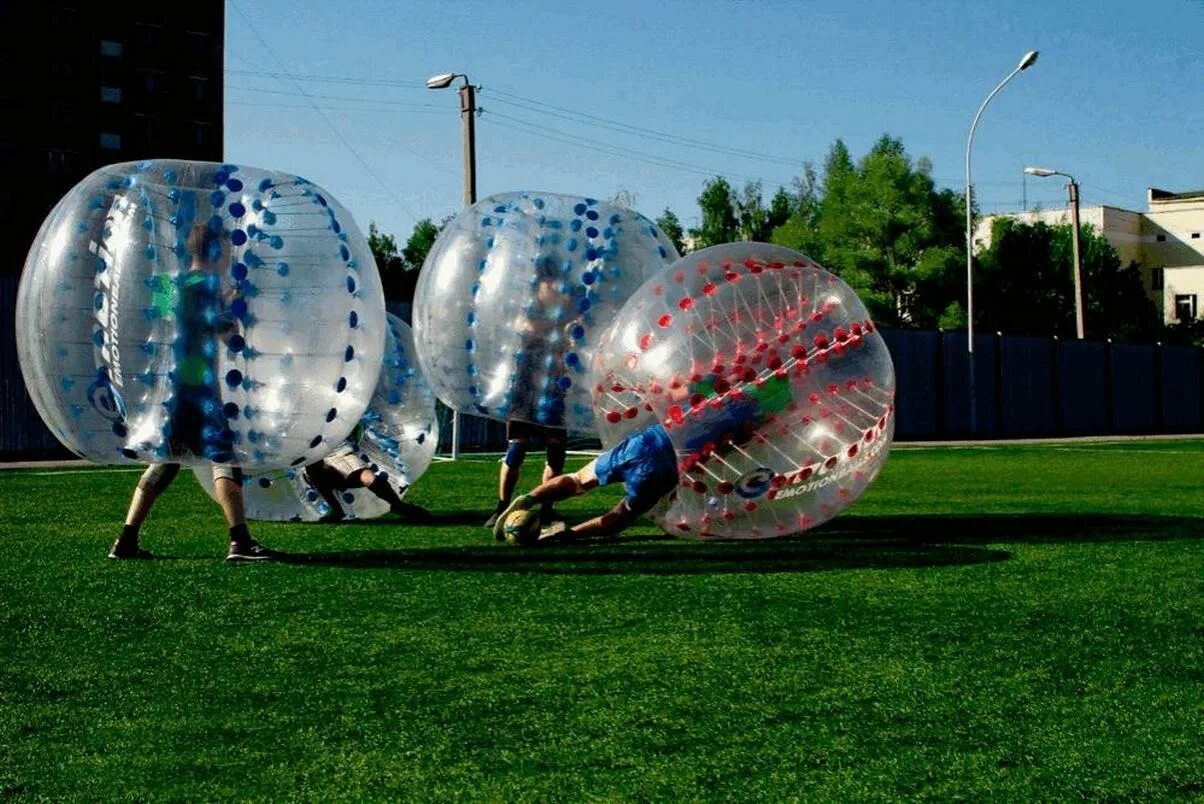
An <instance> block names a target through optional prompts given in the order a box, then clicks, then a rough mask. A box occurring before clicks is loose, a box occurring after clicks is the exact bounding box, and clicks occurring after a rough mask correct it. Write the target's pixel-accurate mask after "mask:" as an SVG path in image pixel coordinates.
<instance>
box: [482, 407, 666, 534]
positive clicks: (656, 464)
mask: <svg viewBox="0 0 1204 804" xmlns="http://www.w3.org/2000/svg"><path fill="white" fill-rule="evenodd" d="M619 482H621V483H623V485H624V487H625V489H626V494H625V495H624V498H623V501H622V502H620V503H619V504H618V505H616V506H615V507H614V508H612V509H611V510H609V511H607V512H606V513H605V514H602V515H601V516H597V517H594V518H593V519H590V520H588V521H586V522H582V523H581V524H579V525H574V526H572V527H567V526H566V525H565V523H564V522H556V523H554V524H553V525H551V526H549V527H547V528H545V529H544V531H543V532H542V533H541V534H540V538H539V542H544V543H547V542H551V541H556V542H564V541H570V540H585V539H601V538H606V537H608V536H614V535H616V534H618V533H619V532H620V531H622V530H623V529H624V528H626V527H628V526H630V525H631V524H633V523H634V522H635V521H636V520H637V519H639V517H640V516H641V515H643V514H645V513H647V512H648V511H649V510H650V509H651V508H652V507H653V506H654V505H656V503H657V502H658V501H659V500H660V499H661V498H662V497H664V496H665V495H666V494H668V493H670V492H672V491H673V490H674V489H675V488H677V453H676V451H675V450H674V448H673V444H672V442H670V441H669V434H668V433H667V432H666V431H665V428H664V427H663V426H662V425H660V424H654V425H652V426H651V427H648V428H645V429H644V430H640V431H638V432H635V433H632V434H631V435H629V436H627V437H626V438H624V439H623V440H622V441H620V442H619V443H618V444H616V445H615V446H613V447H611V448H610V449H608V450H606V452H603V453H602V454H601V455H599V456H598V457H597V458H595V459H594V460H592V461H590V462H589V463H587V464H586V465H585V466H583V467H582V468H581V469H579V470H577V471H576V472H572V473H570V474H564V475H559V476H557V477H553V478H552V479H550V480H548V481H546V482H544V483H541V484H540V485H539V486H537V487H535V489H533V490H532V491H530V492H528V493H527V494H523V495H522V496H520V497H516V498H515V499H514V500H513V501H512V502H511V503H510V506H509V507H508V508H507V509H506V511H505V513H503V514H502V515H501V516H499V517H498V519H497V522H496V523H495V524H494V527H493V535H494V538H496V539H497V540H498V541H503V540H504V539H505V536H504V527H505V524H506V519H507V517H509V516H510V514H512V513H513V512H515V511H526V510H530V509H532V508H535V507H536V506H544V505H550V504H552V503H556V502H559V501H561V500H567V499H568V498H570V497H576V496H577V495H579V494H585V493H586V492H589V491H592V490H594V489H596V488H598V487H599V486H605V485H609V484H610V483H619Z"/></svg>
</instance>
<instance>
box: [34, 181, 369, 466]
mask: <svg viewBox="0 0 1204 804" xmlns="http://www.w3.org/2000/svg"><path fill="white" fill-rule="evenodd" d="M16 324H17V349H18V355H19V357H20V363H21V370H22V373H23V374H24V376H25V383H26V387H27V388H28V389H29V393H30V396H31V397H32V398H33V401H34V404H35V406H36V407H37V410H38V412H39V413H40V414H41V416H42V419H43V420H44V421H45V422H46V424H47V426H48V427H49V428H50V430H51V432H53V433H54V435H55V436H56V437H57V438H58V439H59V440H60V441H61V442H62V443H63V444H65V445H66V446H67V447H68V448H70V449H71V450H72V451H73V452H75V453H76V454H78V455H81V456H83V457H85V458H89V459H91V460H94V461H98V462H101V463H127V462H143V463H157V462H164V461H171V462H179V463H186V464H192V465H208V464H210V463H236V464H239V465H241V466H244V467H250V468H254V467H263V468H268V467H281V466H287V465H290V464H291V465H301V464H304V463H306V462H308V461H312V460H315V459H316V458H318V457H320V456H321V455H323V454H325V453H326V452H329V451H330V449H331V447H332V445H333V444H337V443H339V442H341V441H342V440H343V439H344V438H345V437H346V436H347V434H348V433H349V432H350V431H351V428H352V427H354V426H355V424H356V422H357V421H359V418H360V416H361V415H362V414H363V412H364V409H365V408H366V406H367V404H368V400H369V398H370V397H371V394H372V389H373V388H374V386H375V384H376V379H377V375H378V373H379V371H380V365H381V353H382V350H383V348H384V338H385V310H384V297H383V294H382V292H381V283H380V277H379V275H378V274H377V270H376V264H375V262H374V260H373V258H372V253H371V251H370V250H369V248H368V244H367V241H366V240H365V239H364V236H363V234H361V232H360V230H359V229H358V228H357V227H356V225H355V222H354V221H353V220H352V219H351V216H350V215H349V214H348V213H347V211H346V210H345V209H343V208H342V207H341V206H340V205H339V204H338V203H337V202H336V201H335V200H334V199H333V198H332V197H331V196H330V194H329V193H327V192H325V191H324V190H322V188H320V187H318V186H316V185H314V184H311V183H310V182H308V181H306V180H305V179H301V178H298V177H296V176H291V175H288V174H285V173H278V172H273V171H266V170H260V169H257V168H251V167H245V166H239V165H230V164H215V163H209V162H188V161H174V160H154V161H145V162H137V163H134V162H128V163H123V164H117V165H109V166H107V167H104V168H101V169H100V170H97V171H96V172H94V173H92V174H91V175H89V176H88V177H87V178H85V179H84V180H83V181H81V182H80V183H79V184H77V185H76V186H75V187H74V188H72V189H71V190H70V191H69V192H68V193H67V194H66V196H64V197H63V199H62V200H61V201H59V203H58V204H57V205H56V206H55V208H54V209H53V210H52V211H51V213H50V215H49V216H48V217H47V218H46V221H45V222H44V223H43V224H42V227H41V229H40V230H39V232H38V235H37V239H36V240H35V241H34V244H33V247H32V249H31V250H30V253H29V257H28V259H27V260H26V263H25V270H24V273H23V274H22V276H21V283H20V287H19V291H18V297H17V311H16Z"/></svg>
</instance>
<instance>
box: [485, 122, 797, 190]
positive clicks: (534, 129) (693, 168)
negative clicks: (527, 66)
mask: <svg viewBox="0 0 1204 804" xmlns="http://www.w3.org/2000/svg"><path fill="white" fill-rule="evenodd" d="M482 111H483V114H482V120H490V119H494V122H495V125H499V126H501V127H503V128H511V129H514V130H516V131H521V132H523V133H525V134H534V135H536V136H538V137H543V138H545V139H550V140H553V141H555V142H561V143H565V144H567V145H572V146H575V147H578V148H584V149H586V150H590V151H599V152H601V153H605V154H608V155H610V156H620V157H623V158H625V159H632V160H635V161H637V162H644V163H646V164H650V165H655V166H657V167H667V168H673V169H676V170H683V171H687V172H689V173H696V174H700V175H703V176H708V177H712V178H713V177H715V176H723V175H726V176H728V177H730V178H734V179H739V180H741V181H746V182H761V183H765V182H764V179H762V178H761V177H751V176H739V175H736V174H732V173H728V172H726V171H723V170H716V169H714V168H708V167H704V166H702V165H693V164H690V163H688V162H679V161H677V160H675V159H665V158H662V157H655V156H647V155H645V154H641V153H639V152H638V151H633V150H631V149H629V148H623V147H622V146H618V145H610V144H608V143H604V142H600V141H598V140H593V139H590V138H588V137H580V136H577V135H575V134H570V133H568V132H565V131H561V130H559V129H549V128H546V127H544V126H541V125H539V124H537V123H532V122H529V121H527V120H523V119H521V118H517V117H511V116H510V115H507V114H502V113H501V112H495V111H492V110H482ZM496 118H501V119H502V120H509V121H511V125H507V124H504V123H500V122H497V120H496ZM557 135H559V136H557ZM785 184H788V182H787V183H784V184H783V186H785Z"/></svg>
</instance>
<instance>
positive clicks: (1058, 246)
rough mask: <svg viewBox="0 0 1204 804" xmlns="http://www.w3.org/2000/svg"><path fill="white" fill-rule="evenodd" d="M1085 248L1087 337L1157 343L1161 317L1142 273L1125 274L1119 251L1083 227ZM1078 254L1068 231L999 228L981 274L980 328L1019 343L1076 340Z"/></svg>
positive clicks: (1007, 223)
mask: <svg viewBox="0 0 1204 804" xmlns="http://www.w3.org/2000/svg"><path fill="white" fill-rule="evenodd" d="M1079 243H1080V251H1081V255H1082V289H1083V322H1084V330H1085V331H1086V336H1087V337H1089V338H1093V339H1103V338H1113V339H1116V340H1125V341H1140V340H1153V339H1154V338H1155V337H1157V335H1158V332H1159V330H1160V322H1159V320H1158V309H1157V307H1156V306H1155V304H1154V302H1152V301H1151V300H1150V299H1149V297H1147V296H1146V293H1145V289H1144V288H1143V287H1142V284H1141V274H1140V271H1138V270H1136V266H1135V265H1134V264H1130V265H1128V266H1122V265H1121V262H1120V257H1119V256H1118V255H1117V253H1116V250H1115V249H1114V248H1112V246H1111V245H1110V244H1109V243H1108V242H1107V241H1106V240H1104V238H1103V237H1102V236H1101V235H1099V234H1097V233H1096V231H1095V229H1094V228H1093V227H1091V226H1084V227H1080V230H1079ZM1073 254H1074V249H1073V242H1072V237H1071V227H1070V225H1069V224H1060V225H1057V226H1050V225H1049V224H1046V223H1042V222H1037V223H1033V224H1026V223H1023V222H1020V221H1017V220H1014V219H1011V218H1000V219H998V220H996V221H995V223H994V225H993V226H992V227H991V246H990V248H988V249H986V250H985V251H983V252H982V254H981V255H980V256H979V266H980V267H979V269H978V271H977V272H976V274H975V285H976V287H975V291H976V293H975V296H976V297H977V298H981V299H982V302H981V306H980V307H979V310H978V312H979V314H978V315H977V316H976V318H977V319H978V323H979V324H980V325H981V326H983V327H985V328H986V329H987V330H988V331H998V332H1006V333H1008V334H1014V335H1031V336H1040V337H1048V336H1051V335H1057V336H1060V337H1064V338H1073V337H1075V334H1076V333H1075V329H1076V327H1075V307H1074V256H1073Z"/></svg>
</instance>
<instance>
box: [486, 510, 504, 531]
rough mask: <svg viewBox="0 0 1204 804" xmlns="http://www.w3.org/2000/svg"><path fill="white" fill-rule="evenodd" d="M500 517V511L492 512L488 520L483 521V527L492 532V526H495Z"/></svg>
mask: <svg viewBox="0 0 1204 804" xmlns="http://www.w3.org/2000/svg"><path fill="white" fill-rule="evenodd" d="M501 516H502V512H501V511H494V512H493V513H492V514H490V515H489V518H488V519H486V520H485V527H487V528H489V529H490V530H493V526H494V525H496V524H497V521H498V519H500V518H501Z"/></svg>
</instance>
